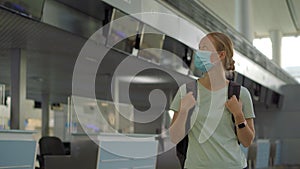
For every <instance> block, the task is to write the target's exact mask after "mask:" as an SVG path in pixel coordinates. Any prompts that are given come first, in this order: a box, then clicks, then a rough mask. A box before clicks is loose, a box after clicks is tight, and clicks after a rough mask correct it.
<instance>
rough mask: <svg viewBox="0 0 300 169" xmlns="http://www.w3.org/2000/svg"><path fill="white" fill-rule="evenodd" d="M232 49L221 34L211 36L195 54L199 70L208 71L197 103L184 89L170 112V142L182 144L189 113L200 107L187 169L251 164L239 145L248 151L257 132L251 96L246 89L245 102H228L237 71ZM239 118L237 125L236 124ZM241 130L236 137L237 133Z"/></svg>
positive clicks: (242, 99) (200, 83)
mask: <svg viewBox="0 0 300 169" xmlns="http://www.w3.org/2000/svg"><path fill="white" fill-rule="evenodd" d="M232 57H233V45H232V42H231V40H230V38H229V37H228V36H226V35H225V34H223V33H219V32H212V33H209V34H208V35H206V36H205V37H204V38H203V39H202V40H201V41H200V44H199V50H198V51H196V52H195V55H194V61H193V63H194V66H195V68H196V69H198V70H199V71H201V72H203V73H204V75H203V77H201V78H199V79H198V80H197V90H198V91H197V92H198V94H197V99H195V98H194V97H193V94H192V92H189V93H187V94H186V91H185V86H184V85H183V86H181V87H180V88H179V91H178V92H177V94H176V96H175V98H174V100H173V102H172V104H171V109H172V110H174V111H175V113H174V116H173V120H172V124H171V127H170V137H171V140H172V142H173V143H174V144H177V143H178V142H179V141H180V140H181V139H182V138H183V137H184V135H185V122H186V119H187V114H188V112H189V110H190V109H191V108H192V107H194V106H195V108H194V113H193V115H192V118H191V121H192V124H193V125H192V126H191V129H190V130H189V132H188V137H189V143H188V150H187V157H186V161H185V165H184V168H187V169H242V168H245V167H247V162H246V158H245V156H244V154H243V153H242V151H241V148H240V146H239V144H238V141H239V142H240V143H241V144H242V145H243V146H244V147H249V146H250V144H251V143H252V141H253V139H254V136H255V131H254V123H253V118H254V117H255V115H254V111H253V104H252V100H251V96H250V93H249V91H248V90H247V89H246V88H244V87H241V90H240V99H239V100H238V99H237V98H236V96H234V95H233V96H232V97H231V98H230V99H227V90H228V85H229V81H228V80H227V79H226V74H227V72H233V71H234V60H233V59H232ZM232 116H233V117H234V121H235V124H234V123H233V121H232V119H231V118H232ZM235 126H236V128H237V129H236V130H237V134H236V133H235V131H234V127H235Z"/></svg>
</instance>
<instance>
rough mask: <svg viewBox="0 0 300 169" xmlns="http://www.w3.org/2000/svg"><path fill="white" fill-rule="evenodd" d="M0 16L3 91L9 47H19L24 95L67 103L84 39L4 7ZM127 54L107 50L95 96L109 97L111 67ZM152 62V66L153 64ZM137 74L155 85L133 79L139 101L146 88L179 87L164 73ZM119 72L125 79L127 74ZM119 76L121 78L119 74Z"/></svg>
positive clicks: (136, 61)
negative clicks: (23, 66)
mask: <svg viewBox="0 0 300 169" xmlns="http://www.w3.org/2000/svg"><path fill="white" fill-rule="evenodd" d="M0 18H1V20H0V84H5V85H6V95H10V83H11V75H10V74H11V73H10V72H11V50H13V49H19V48H21V49H22V51H21V53H22V54H21V55H24V56H26V58H27V73H26V74H27V78H26V79H27V82H26V88H27V90H26V92H27V93H26V96H27V98H28V99H32V100H36V101H41V100H42V95H43V94H45V93H46V94H49V97H50V102H51V103H66V102H67V97H68V96H70V95H71V94H72V76H73V70H74V66H75V63H76V59H77V57H78V55H79V52H80V51H81V49H82V47H83V45H84V44H85V42H86V40H87V39H85V38H82V37H80V36H77V35H75V34H72V33H69V32H66V31H63V30H61V29H58V28H55V27H53V26H51V25H48V24H45V23H41V22H37V21H33V20H30V19H27V18H24V17H21V16H19V15H16V14H13V13H11V12H8V11H5V10H0ZM103 47H104V46H103ZM127 56H128V55H127V54H125V53H120V52H117V51H116V50H111V51H110V52H108V53H107V55H106V56H105V59H104V60H103V61H102V62H103V63H102V62H101V64H100V65H99V68H98V72H97V77H96V82H95V85H96V86H97V87H96V91H95V93H96V96H97V98H99V99H101V98H102V99H106V100H107V99H108V100H109V99H110V97H111V96H109V95H108V93H109V92H110V91H111V88H110V86H111V84H109V83H111V78H112V75H113V73H114V69H115V68H116V67H117V66H118V64H119V63H120V62H121V61H122V60H123V59H124V58H125V57H127ZM130 63H131V64H132V65H135V66H134V68H136V67H142V68H143V67H147V66H149V64H151V63H149V62H147V61H144V60H142V59H136V57H131V60H130ZM151 66H152V67H153V66H154V67H155V65H153V64H151ZM157 67H158V66H157ZM100 69H101V70H100ZM160 69H162V68H160ZM141 70H142V69H141ZM166 72H168V73H169V74H171V76H172V77H174V76H175V77H177V80H179V82H180V83H185V82H186V80H188V79H189V78H187V77H186V76H184V75H182V74H180V73H176V72H175V71H168V70H167V71H166ZM83 73H84V74H82V79H85V77H86V76H89V74H88V73H87V72H85V71H84V72H83ZM139 75H140V77H141V78H144V77H146V78H148V79H150V80H151V79H154V80H156V82H155V84H156V85H155V86H154V85H153V84H144V83H143V84H141V83H140V82H139V78H136V79H134V80H133V82H132V84H133V85H136V86H137V88H136V89H137V90H138V91H139V92H136V93H140V95H139V96H135V98H137V99H138V101H144V99H145V98H148V97H145V96H144V94H145V92H146V91H147V92H149V91H151V90H153V87H154V88H161V89H163V88H165V89H166V88H168V89H174V90H176V89H177V87H178V85H177V84H175V83H174V80H173V79H172V78H169V77H170V75H167V74H165V75H164V74H162V73H160V72H151V73H149V72H140V74H139ZM122 76H124V78H125V81H126V77H128V75H127V74H124V75H122ZM151 76H152V77H151ZM168 76H169V77H168ZM124 78H123V79H124ZM120 79H121V80H122V78H120ZM129 79H130V78H129ZM157 79H158V80H159V79H164V81H163V82H161V83H159V84H158V83H157ZM143 80H144V79H143ZM123 81H124V80H123ZM166 83H167V84H168V85H166ZM107 86H108V87H107ZM82 91H83V92H84V91H86V90H85V89H83V90H82ZM169 91H170V90H169ZM84 96H86V95H84ZM139 98H141V99H139ZM144 103H145V102H143V103H142V104H144Z"/></svg>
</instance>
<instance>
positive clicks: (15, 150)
mask: <svg viewBox="0 0 300 169" xmlns="http://www.w3.org/2000/svg"><path fill="white" fill-rule="evenodd" d="M34 134H35V132H32V131H22V130H0V169H4V168H5V169H33V168H34V166H35V159H36V150H37V141H36V140H35V139H34Z"/></svg>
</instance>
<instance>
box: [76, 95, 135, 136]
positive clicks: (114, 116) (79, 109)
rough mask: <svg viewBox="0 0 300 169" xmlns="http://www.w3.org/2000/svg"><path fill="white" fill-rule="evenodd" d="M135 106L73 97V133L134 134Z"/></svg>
mask: <svg viewBox="0 0 300 169" xmlns="http://www.w3.org/2000/svg"><path fill="white" fill-rule="evenodd" d="M133 110H134V109H133V106H132V105H129V104H123V103H114V102H110V101H106V100H94V99H90V98H85V97H78V96H73V97H72V101H71V105H70V113H71V115H70V124H71V133H72V134H73V133H86V134H99V133H103V132H104V133H117V132H118V133H133V132H134V131H133V130H134V126H133Z"/></svg>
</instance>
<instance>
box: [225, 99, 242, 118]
mask: <svg viewBox="0 0 300 169" xmlns="http://www.w3.org/2000/svg"><path fill="white" fill-rule="evenodd" d="M225 106H226V107H227V109H228V110H229V111H230V112H231V113H232V114H233V116H234V117H236V116H239V115H243V112H242V106H243V103H242V101H238V100H237V98H236V96H235V95H233V96H232V97H231V98H230V99H228V100H227V102H226V103H225Z"/></svg>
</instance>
